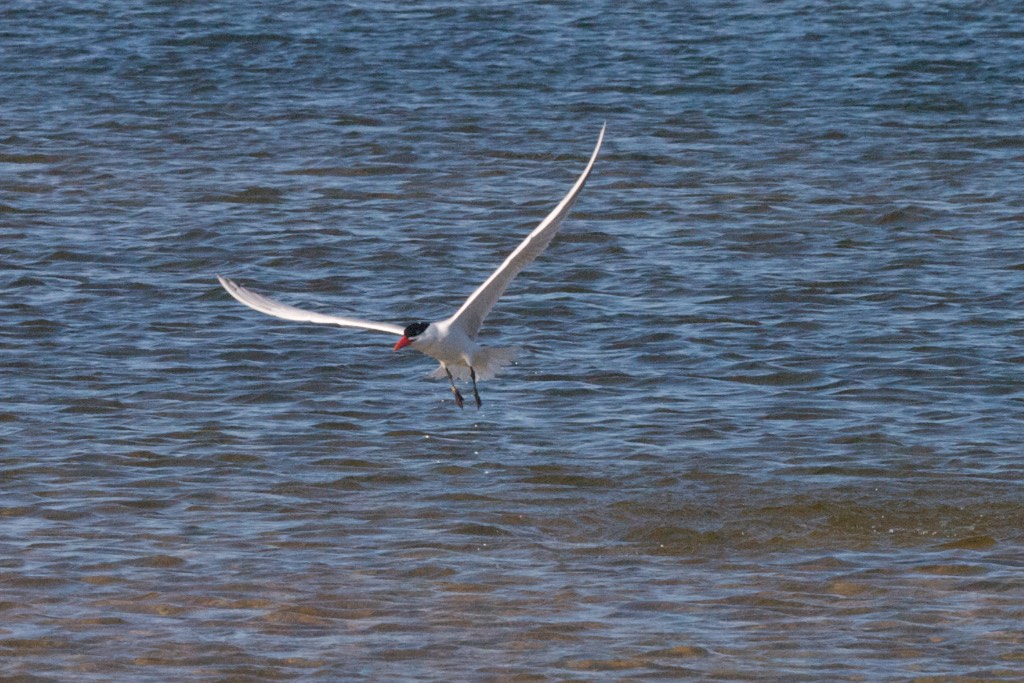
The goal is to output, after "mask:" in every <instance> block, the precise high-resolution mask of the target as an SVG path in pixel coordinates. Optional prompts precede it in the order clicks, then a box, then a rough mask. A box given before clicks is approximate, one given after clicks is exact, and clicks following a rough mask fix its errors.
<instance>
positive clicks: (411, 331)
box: [405, 323, 430, 339]
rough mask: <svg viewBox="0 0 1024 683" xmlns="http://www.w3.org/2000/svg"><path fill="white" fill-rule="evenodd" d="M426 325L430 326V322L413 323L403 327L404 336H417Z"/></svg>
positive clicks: (410, 337)
mask: <svg viewBox="0 0 1024 683" xmlns="http://www.w3.org/2000/svg"><path fill="white" fill-rule="evenodd" d="M428 327H430V323H413V324H412V325H409V326H408V327H406V328H405V336H406V337H408V338H409V339H412V338H413V337H418V336H420V335H421V334H423V332H424V331H426V329H427V328H428Z"/></svg>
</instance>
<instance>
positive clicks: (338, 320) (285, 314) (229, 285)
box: [217, 275, 404, 337]
mask: <svg viewBox="0 0 1024 683" xmlns="http://www.w3.org/2000/svg"><path fill="white" fill-rule="evenodd" d="M217 279H218V280H220V284H221V285H223V287H224V289H226V290H228V294H230V295H231V296H233V297H235V299H237V300H238V301H240V302H241V303H243V304H245V305H246V306H248V307H249V308H252V309H255V310H257V311H259V312H260V313H266V314H267V315H272V316H274V317H275V318H284V319H285V320H295V321H298V322H307V323H322V324H324V325H340V326H342V327H358V328H360V329H364V330H373V331H374V332H387V333H388V334H397V335H398V336H399V337H401V336H402V334H404V332H403V330H402V328H401V327H399V326H398V325H392V324H390V323H377V322H373V321H372V320H360V319H359V318H343V317H341V316H338V315H325V314H323V313H315V312H313V311H304V310H302V309H301V308H295V307H294V306H289V305H287V304H282V303H281V302H279V301H274V300H273V299H270V298H268V297H265V296H263V295H262V294H257V293H256V292H253V291H250V290H248V289H246V288H245V287H242V286H241V285H237V284H235V283H234V282H232V281H231V280H229V279H227V278H226V277H221V276H220V275H218V276H217Z"/></svg>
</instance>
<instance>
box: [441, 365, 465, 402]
mask: <svg viewBox="0 0 1024 683" xmlns="http://www.w3.org/2000/svg"><path fill="white" fill-rule="evenodd" d="M444 371H445V373H446V374H447V375H448V381H449V382H451V385H452V393H453V394H455V405H457V406H458V407H460V408H461V407H462V394H460V393H459V390H458V389H457V388H456V387H455V378H454V377H452V371H451V370H449V369H448V366H447V365H446V366H444Z"/></svg>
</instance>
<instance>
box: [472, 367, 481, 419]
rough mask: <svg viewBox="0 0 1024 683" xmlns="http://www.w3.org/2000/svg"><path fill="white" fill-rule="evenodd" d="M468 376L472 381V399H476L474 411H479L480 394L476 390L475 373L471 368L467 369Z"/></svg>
mask: <svg viewBox="0 0 1024 683" xmlns="http://www.w3.org/2000/svg"><path fill="white" fill-rule="evenodd" d="M469 376H470V377H471V378H472V379H473V398H475V399H476V409H477V410H480V405H481V401H480V392H479V391H477V390H476V371H475V370H474V369H473V368H472V367H470V368H469Z"/></svg>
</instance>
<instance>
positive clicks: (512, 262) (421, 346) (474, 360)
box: [217, 126, 605, 408]
mask: <svg viewBox="0 0 1024 683" xmlns="http://www.w3.org/2000/svg"><path fill="white" fill-rule="evenodd" d="M604 130H605V126H602V127H601V133H600V135H598V137H597V145H596V146H595V147H594V151H593V153H591V155H590V161H588V162H587V167H586V168H585V169H583V173H582V174H581V175H580V177H579V178H578V179H577V180H576V184H575V185H573V186H572V189H571V190H569V194H567V195H565V197H564V198H563V199H562V201H560V202H559V203H558V206H556V207H555V208H554V209H553V210H552V211H551V213H549V214H548V215H547V217H546V218H545V219H544V220H542V221H541V222H540V225H538V226H537V227H536V228H534V230H533V232H531V233H530V234H529V235H527V236H526V239H524V240H523V241H522V242H521V243H520V244H519V246H518V247H516V249H515V251H513V252H512V253H511V254H509V256H508V258H506V259H505V262H504V263H502V264H501V265H500V266H499V267H498V269H497V270H495V271H494V272H493V273H491V276H490V277H489V278H487V279H486V280H484V283H483V284H482V285H480V286H479V287H477V289H476V291H475V292H473V293H472V294H471V295H470V296H469V298H468V299H466V302H465V303H464V304H462V307H461V308H459V310H457V311H456V312H455V314H454V315H452V316H451V317H450V318H445V319H444V320H438V321H436V322H431V323H428V322H416V323H412V324H411V325H407V326H406V327H404V328H402V327H399V326H398V325H392V324H391V323H379V322H373V321H370V320H360V319H359V318H347V317H342V316H337V315H325V314H323V313H315V312H312V311H304V310H302V309H301V308H295V307H294V306H289V305H287V304H282V303H280V302H278V301H274V300H273V299H270V298H267V297H265V296H263V295H261V294H257V293H255V292H253V291H250V290H248V289H246V288H245V287H242V286H240V285H237V284H235V283H234V282H232V281H231V280H229V279H227V278H225V277H221V276H220V275H218V276H217V279H218V280H220V284H221V285H223V286H224V289H226V290H227V291H228V294H230V295H231V296H233V297H234V298H235V299H237V300H238V301H240V302H241V303H243V304H245V305H246V306H248V307H249V308H253V309H255V310H257V311H259V312H261V313H266V314H267V315H272V316H274V317H277V318H284V319H285V320H295V321H298V322H310V323H323V324H325V325H340V326H341V327H355V328H361V329H364V330H372V331H375V332H386V333H388V334H394V335H398V336H399V337H401V338H400V339H399V340H398V343H396V344H395V346H394V350H395V351H398V350H399V349H401V348H404V347H406V346H411V347H412V348H413V349H415V350H417V351H419V352H421V353H424V354H426V355H428V356H430V357H431V358H434V359H435V360H437V361H440V363H441V365H440V367H438V369H437V370H436V371H435V372H434V373H433V374H432V375H431V376H432V377H435V378H441V377H445V376H447V377H448V381H449V382H450V383H451V387H452V393H453V394H454V395H455V404H456V405H458V406H459V407H460V408H461V407H462V406H463V398H462V394H460V393H459V390H458V388H457V387H456V386H455V379H456V378H458V379H460V380H465V379H466V376H467V375H468V376H469V378H470V379H471V380H472V381H473V398H474V399H476V407H477V408H480V405H481V401H480V393H479V391H478V390H477V386H476V383H477V380H485V379H491V378H493V377H494V376H495V375H496V374H497V372H498V371H499V370H501V369H502V368H503V367H505V366H506V365H508V364H509V363H511V362H512V361H513V359H514V358H515V354H516V349H514V348H485V347H481V346H480V345H479V344H477V343H476V337H477V333H478V332H479V331H480V326H481V325H482V324H483V322H484V319H485V318H486V317H487V314H488V313H490V312H491V309H492V308H494V304H496V303H497V302H498V299H499V298H500V297H501V295H502V294H504V293H505V290H506V289H507V288H508V286H509V283H511V282H512V280H513V279H514V278H515V276H516V275H518V274H519V273H520V271H522V270H523V268H525V267H526V266H527V265H528V264H530V263H531V262H532V261H533V260H534V259H535V258H537V257H538V256H539V255H540V254H541V252H543V251H544V249H545V248H547V246H548V244H550V243H551V240H552V238H554V236H555V233H556V232H558V227H559V225H560V224H561V223H562V220H563V219H564V218H565V217H566V216H567V215H568V214H569V210H570V209H571V208H572V205H573V202H575V201H576V198H577V197H578V196H579V194H580V191H581V190H583V186H584V184H586V182H587V178H589V177H590V171H591V169H593V167H594V162H595V161H596V160H597V153H598V151H599V150H600V149H601V142H602V141H603V140H604Z"/></svg>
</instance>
